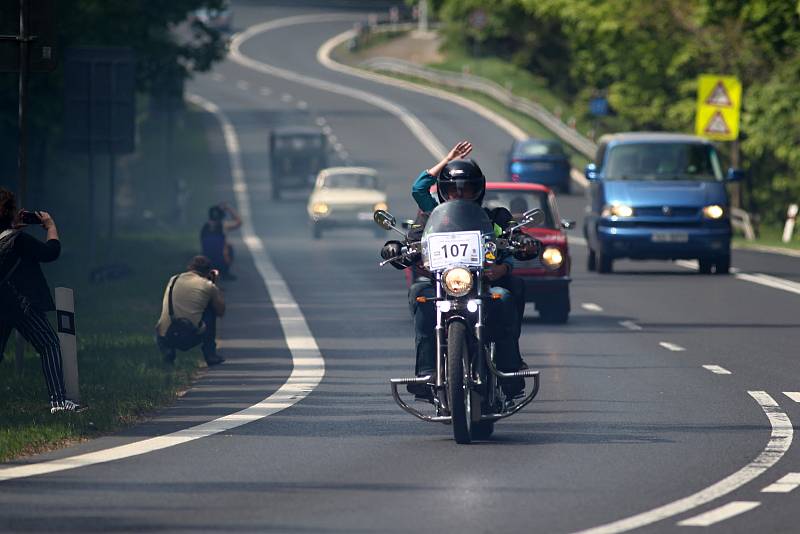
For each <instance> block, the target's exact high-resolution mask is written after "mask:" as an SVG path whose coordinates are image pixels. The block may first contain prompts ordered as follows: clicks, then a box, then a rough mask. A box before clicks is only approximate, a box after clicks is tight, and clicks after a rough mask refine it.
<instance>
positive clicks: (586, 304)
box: [581, 302, 603, 312]
mask: <svg viewBox="0 0 800 534" xmlns="http://www.w3.org/2000/svg"><path fill="white" fill-rule="evenodd" d="M581 308H583V309H584V310H586V311H593V312H601V311H603V308H601V307H600V306H598V305H597V304H595V303H594V302H584V303H582V304H581Z"/></svg>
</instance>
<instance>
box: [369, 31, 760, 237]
mask: <svg viewBox="0 0 800 534" xmlns="http://www.w3.org/2000/svg"><path fill="white" fill-rule="evenodd" d="M387 26H388V25H380V26H377V27H372V29H371V30H372V31H375V32H380V31H387V30H390V28H387ZM395 28H397V26H395ZM360 66H361V67H364V68H367V69H372V70H377V71H385V72H391V73H394V74H400V75H403V76H411V77H414V78H420V79H422V80H426V81H428V82H431V83H434V84H436V85H443V86H446V87H452V88H455V89H462V90H463V89H466V90H469V91H475V92H478V93H481V94H484V95H486V96H488V97H491V98H493V99H495V100H497V101H498V102H500V103H501V104H503V105H505V106H507V107H509V108H511V109H514V110H517V111H519V112H521V113H524V114H525V115H527V116H529V117H530V118H532V119H534V120H535V121H537V122H539V123H540V124H542V126H544V127H545V128H547V129H548V130H550V131H551V132H553V134H555V135H556V136H557V137H558V138H559V139H561V140H562V141H564V142H565V143H567V144H568V145H570V146H572V147H573V148H574V149H575V150H577V151H578V152H580V153H581V154H583V155H585V156H586V157H588V158H589V159H594V157H595V153H596V152H597V144H596V143H594V142H593V141H592V140H591V139H589V138H588V137H585V136H583V135H581V134H580V133H578V132H577V131H576V130H575V129H574V128H572V127H570V126H569V125H567V124H565V123H564V122H563V121H562V120H561V119H560V118H558V117H557V116H556V115H555V114H553V113H551V112H550V111H549V110H547V109H546V108H545V107H544V106H542V105H541V104H539V103H537V102H534V101H532V100H528V99H527V98H522V97H520V96H517V95H515V94H513V93H512V92H511V91H509V90H508V89H507V88H505V87H503V86H502V85H500V84H499V83H497V82H494V81H492V80H488V79H486V78H482V77H480V76H475V75H473V74H466V73H461V74H459V73H451V72H446V71H441V70H437V69H431V68H429V67H424V66H422V65H417V64H416V63H411V62H409V61H405V60H402V59H397V58H390V57H376V58H371V59H368V60H366V61H363V62H362V63H361V64H360ZM571 175H572V176H573V179H574V180H576V181H578V182H579V183H582V184H584V185H585V183H586V179H585V178H584V177H583V174H582V173H581V172H580V171H579V170H578V169H572V173H571ZM731 224H732V225H733V227H734V228H737V229H739V230H741V231H742V233H743V234H744V236H745V239H747V240H748V241H753V240H754V239H755V238H756V234H755V230H754V227H753V220H752V217H751V216H750V214H749V213H748V212H746V211H745V210H743V209H741V208H735V207H734V208H731Z"/></svg>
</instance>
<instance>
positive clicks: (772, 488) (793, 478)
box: [761, 473, 800, 493]
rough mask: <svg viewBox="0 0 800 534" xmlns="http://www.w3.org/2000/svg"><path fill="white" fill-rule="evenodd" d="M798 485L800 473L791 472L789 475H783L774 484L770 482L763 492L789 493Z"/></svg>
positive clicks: (799, 483)
mask: <svg viewBox="0 0 800 534" xmlns="http://www.w3.org/2000/svg"><path fill="white" fill-rule="evenodd" d="M797 486H800V473H789V474H788V475H786V476H784V477H781V478H780V479H779V480H778V481H777V482H775V483H774V484H770V485H769V486H767V487H766V488H764V489H762V490H761V492H762V493H789V492H790V491H793V490H794V489H795V488H797Z"/></svg>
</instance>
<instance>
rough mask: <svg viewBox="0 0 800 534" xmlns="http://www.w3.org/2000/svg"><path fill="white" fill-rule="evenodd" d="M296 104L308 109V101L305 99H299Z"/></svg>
mask: <svg viewBox="0 0 800 534" xmlns="http://www.w3.org/2000/svg"><path fill="white" fill-rule="evenodd" d="M296 105H297V109H308V102H306V101H305V100H298V101H297V104H296Z"/></svg>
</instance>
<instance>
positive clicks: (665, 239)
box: [651, 232, 689, 243]
mask: <svg viewBox="0 0 800 534" xmlns="http://www.w3.org/2000/svg"><path fill="white" fill-rule="evenodd" d="M651 240H652V241H653V243H688V242H689V234H687V233H686V232H653V235H652V236H651Z"/></svg>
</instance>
